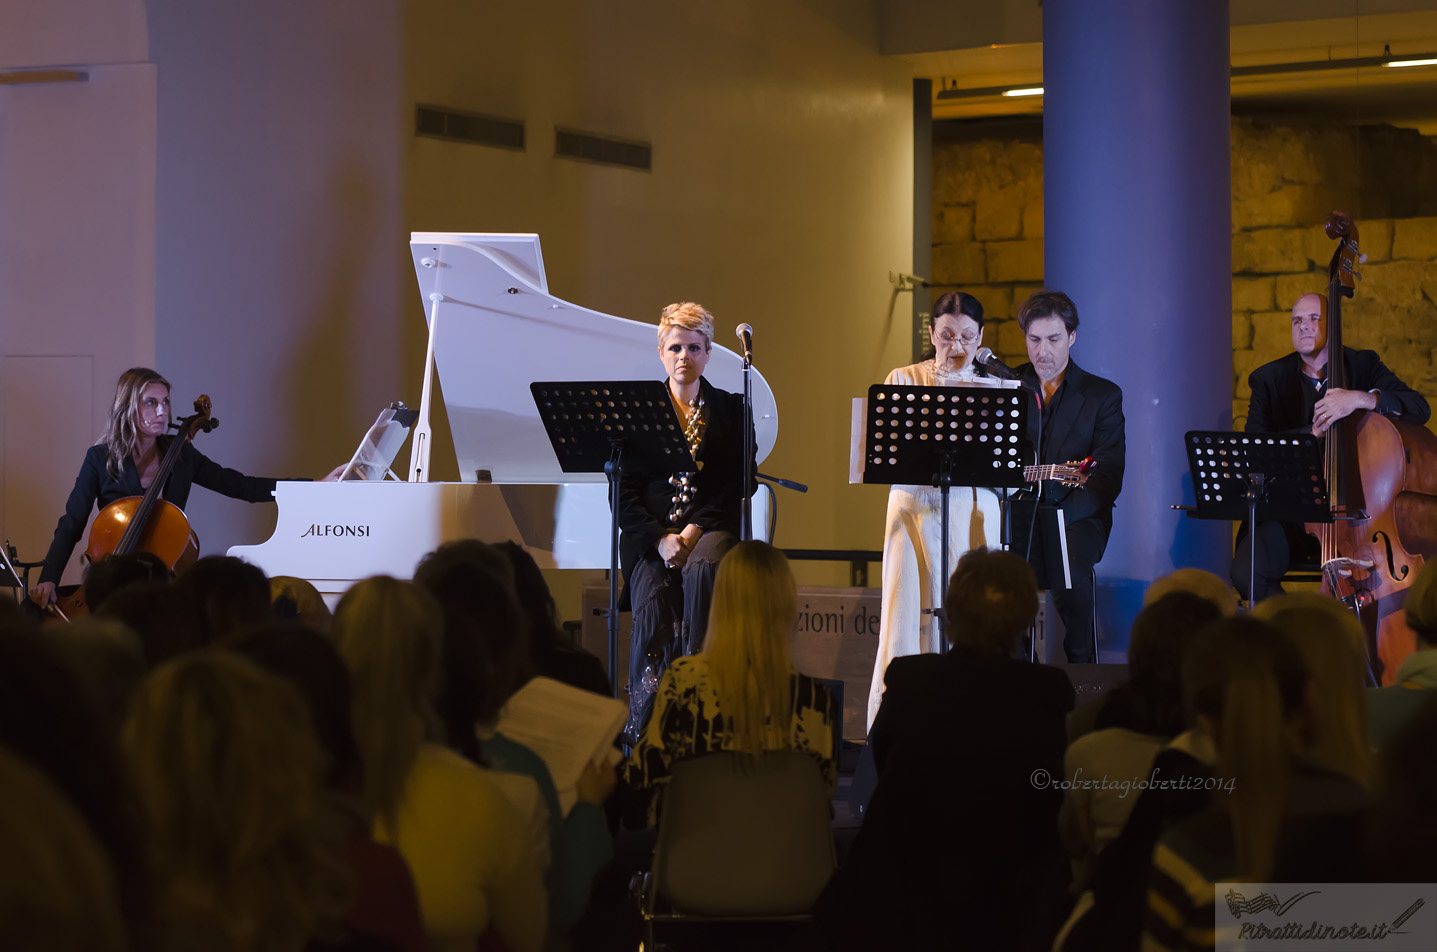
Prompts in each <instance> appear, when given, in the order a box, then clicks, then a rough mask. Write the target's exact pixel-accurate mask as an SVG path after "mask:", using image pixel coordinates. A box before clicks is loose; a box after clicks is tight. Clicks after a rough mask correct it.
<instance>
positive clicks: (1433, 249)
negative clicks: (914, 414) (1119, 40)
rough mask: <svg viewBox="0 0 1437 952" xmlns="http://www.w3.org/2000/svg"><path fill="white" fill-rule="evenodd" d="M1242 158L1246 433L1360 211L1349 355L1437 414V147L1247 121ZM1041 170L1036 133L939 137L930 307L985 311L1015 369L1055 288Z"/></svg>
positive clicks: (1236, 372)
mask: <svg viewBox="0 0 1437 952" xmlns="http://www.w3.org/2000/svg"><path fill="white" fill-rule="evenodd" d="M1232 149H1233V164H1232V182H1233V186H1232V191H1233V211H1232V219H1233V238H1232V271H1233V273H1232V342H1233V393H1232V397H1233V424H1234V426H1235V427H1241V426H1242V424H1243V421H1244V420H1245V418H1246V415H1247V400H1248V388H1247V377H1248V374H1249V373H1251V372H1252V370H1253V369H1254V368H1255V367H1257V366H1258V365H1259V364H1261V363H1264V362H1266V361H1268V360H1272V359H1273V358H1276V357H1279V356H1281V355H1282V354H1284V353H1287V352H1288V351H1290V350H1291V349H1292V336H1291V320H1290V309H1291V307H1292V304H1293V302H1294V301H1295V300H1296V299H1297V298H1298V297H1300V296H1301V295H1302V294H1305V293H1307V292H1308V291H1324V290H1325V288H1326V284H1327V265H1328V262H1329V261H1330V259H1331V257H1332V251H1333V248H1334V244H1335V243H1334V242H1333V241H1331V240H1330V239H1328V238H1327V237H1326V236H1325V235H1324V234H1323V233H1322V228H1321V223H1322V222H1323V221H1324V220H1325V219H1326V217H1327V214H1328V212H1330V211H1331V210H1332V209H1334V208H1340V209H1343V210H1345V211H1350V213H1351V214H1352V216H1353V218H1354V220H1355V221H1356V223H1357V226H1358V232H1359V237H1360V242H1359V243H1360V250H1361V252H1362V253H1363V254H1365V255H1367V262H1366V264H1364V265H1362V266H1361V268H1360V270H1361V272H1362V280H1360V281H1359V282H1358V287H1357V292H1356V295H1355V297H1354V298H1352V299H1349V300H1347V301H1345V302H1344V307H1343V318H1344V320H1343V326H1344V331H1345V339H1346V343H1347V344H1348V345H1349V346H1352V347H1359V348H1371V349H1373V350H1376V351H1377V352H1378V353H1379V354H1381V355H1382V358H1383V360H1384V361H1385V362H1386V363H1387V365H1388V366H1389V367H1391V368H1392V369H1393V371H1395V372H1396V373H1397V374H1398V376H1400V377H1402V378H1403V379H1404V380H1406V381H1407V383H1408V384H1410V385H1411V386H1412V387H1414V388H1416V389H1418V390H1420V391H1421V392H1422V393H1423V394H1425V395H1427V397H1428V399H1429V400H1433V401H1434V403H1437V369H1434V364H1437V141H1434V140H1432V139H1428V138H1425V137H1423V136H1421V135H1420V134H1418V133H1416V132H1414V131H1412V130H1406V129H1396V128H1393V127H1390V126H1368V127H1363V128H1360V129H1353V128H1351V127H1348V126H1341V125H1335V124H1334V125H1322V124H1309V125H1278V124H1273V123H1269V122H1263V121H1259V120H1254V119H1246V118H1241V117H1238V118H1234V119H1233V122H1232ZM1042 168H1043V153H1042V143H1041V127H1040V126H1038V125H1033V126H1014V127H1000V128H998V129H991V130H989V131H988V132H986V133H983V132H972V131H962V130H960V131H958V132H957V133H947V134H942V135H937V134H936V135H935V145H934V154H933V274H932V275H931V277H930V281H932V282H933V284H934V285H935V287H933V288H931V289H930V292H931V296H932V298H934V299H936V298H937V296H938V295H939V294H941V293H943V292H944V291H948V290H952V289H953V288H954V287H957V288H960V289H962V290H965V291H967V292H968V293H970V294H972V295H974V296H975V297H977V298H978V300H980V301H981V302H982V303H983V307H984V312H985V315H986V318H987V327H986V329H985V332H984V343H986V344H987V345H988V346H989V347H992V348H993V350H994V351H995V352H996V353H997V354H998V355H999V356H1000V357H1002V358H1003V359H1004V360H1005V361H1007V362H1009V363H1010V364H1017V363H1022V362H1024V361H1025V360H1027V353H1026V348H1025V346H1024V343H1023V334H1022V331H1021V330H1020V329H1019V328H1018V323H1017V321H1016V319H1015V317H1016V314H1017V309H1018V306H1019V305H1021V304H1022V302H1023V300H1024V299H1025V298H1026V297H1027V296H1028V295H1029V294H1030V293H1032V292H1033V291H1035V290H1037V289H1039V288H1040V287H1042V283H1043V181H1042V174H1043V173H1042ZM1080 306H1081V302H1080ZM918 337H919V342H920V343H921V342H926V340H927V336H926V328H922V329H919V331H918Z"/></svg>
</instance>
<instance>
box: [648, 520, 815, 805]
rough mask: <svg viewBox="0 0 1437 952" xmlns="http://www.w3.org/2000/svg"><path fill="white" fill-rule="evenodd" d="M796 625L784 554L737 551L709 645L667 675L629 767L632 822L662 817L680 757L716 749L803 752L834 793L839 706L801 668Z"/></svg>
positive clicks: (724, 571) (751, 548) (728, 565)
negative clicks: (794, 644)
mask: <svg viewBox="0 0 1437 952" xmlns="http://www.w3.org/2000/svg"><path fill="white" fill-rule="evenodd" d="M797 623H798V588H797V586H796V584H795V583H794V580H793V571H792V570H791V569H790V568H789V565H788V559H786V558H784V555H783V553H782V552H780V551H779V550H778V549H775V548H774V547H773V546H771V545H769V544H768V543H766V542H740V543H739V544H737V545H735V546H734V547H733V548H732V549H730V550H729V552H728V554H726V555H725V556H724V557H723V560H722V561H721V562H720V563H719V568H718V575H717V577H716V578H715V580H714V588H713V602H712V608H711V611H710V614H709V623H708V630H707V633H706V635H705V638H704V645H703V650H702V651H701V652H699V653H698V654H694V655H686V656H684V657H680V658H677V659H675V660H674V662H673V664H672V665H670V666H669V669H668V670H667V671H665V672H664V677H663V680H662V681H661V682H660V683H659V689H658V692H657V693H656V694H655V696H654V697H655V699H654V707H653V714H652V716H651V717H650V718H649V721H648V724H647V725H645V727H644V731H643V734H642V735H641V736H640V738H639V743H638V744H637V745H636V746H635V747H634V749H633V752H632V754H631V755H630V757H629V760H628V762H627V763H626V764H625V768H624V777H625V784H626V787H627V792H628V801H629V803H628V809H627V813H628V815H629V820H630V823H631V824H632V825H635V826H638V825H642V824H643V823H644V822H647V823H649V824H653V823H654V822H656V820H657V818H658V813H659V810H660V809H661V799H662V798H661V792H662V790H663V788H664V786H665V785H666V784H667V783H668V781H669V779H670V775H671V771H672V768H673V764H674V762H675V761H678V760H682V759H684V758H687V757H701V756H703V755H704V754H709V753H714V752H717V751H734V752H737V753H743V754H748V755H750V756H753V757H760V756H762V755H763V753H764V752H765V751H770V750H796V751H802V752H804V753H807V754H810V755H812V756H813V758H814V759H815V760H816V761H817V762H818V765H819V767H820V768H821V769H822V771H823V776H824V778H825V779H826V780H827V782H828V790H829V793H830V795H831V794H832V792H833V789H834V787H835V785H836V783H837V756H838V751H837V750H836V749H835V740H834V724H835V723H836V721H837V718H838V709H837V704H836V702H835V700H834V697H833V694H832V693H831V692H830V691H829V690H828V687H827V686H826V685H825V684H823V683H822V682H821V681H819V680H817V679H816V678H811V677H809V676H808V675H806V674H802V673H800V672H799V671H797V670H796V669H795V668H794V666H793V660H792V657H791V654H790V642H791V641H792V639H793V633H794V628H795V627H796V625H797Z"/></svg>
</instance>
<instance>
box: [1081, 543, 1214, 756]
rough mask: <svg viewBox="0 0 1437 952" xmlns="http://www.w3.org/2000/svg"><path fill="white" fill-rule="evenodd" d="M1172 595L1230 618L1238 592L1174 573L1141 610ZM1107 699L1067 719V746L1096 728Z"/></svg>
mask: <svg viewBox="0 0 1437 952" xmlns="http://www.w3.org/2000/svg"><path fill="white" fill-rule="evenodd" d="M1174 592H1185V593H1187V594H1190V595H1196V596H1198V597H1200V598H1205V599H1207V600H1208V601H1210V602H1212V603H1213V604H1214V605H1216V606H1217V608H1218V610H1219V611H1220V612H1221V613H1222V614H1223V615H1232V614H1233V613H1235V612H1236V611H1237V605H1238V598H1237V590H1236V589H1234V588H1233V587H1232V586H1231V585H1230V584H1228V582H1227V581H1225V580H1224V579H1221V578H1219V577H1218V576H1216V575H1214V574H1213V573H1212V572H1209V571H1207V570H1206V569H1191V568H1185V569H1174V570H1173V571H1171V572H1169V573H1168V574H1167V575H1164V576H1162V577H1161V578H1159V579H1157V580H1156V581H1154V582H1153V583H1152V584H1151V585H1149V586H1148V587H1147V589H1146V590H1144V592H1143V607H1144V608H1147V607H1148V606H1149V605H1152V604H1153V603H1154V602H1156V601H1158V600H1159V599H1161V598H1165V597H1166V596H1168V595H1171V594H1173V593H1174ZM1131 644H1132V643H1131V641H1129V656H1130V657H1129V661H1128V663H1129V664H1130V665H1131V663H1132V659H1131ZM1108 699H1109V695H1108V694H1101V695H1099V696H1098V697H1096V698H1094V699H1093V700H1091V701H1089V702H1087V703H1086V704H1082V705H1079V706H1078V707H1076V708H1074V709H1073V713H1071V714H1069V715H1068V742H1069V743H1072V742H1073V741H1075V740H1077V739H1078V738H1079V737H1082V736H1083V735H1084V734H1086V733H1088V732H1089V731H1092V730H1094V729H1095V728H1096V726H1097V722H1098V712H1099V711H1101V710H1102V709H1103V707H1104V705H1106V704H1107V703H1108Z"/></svg>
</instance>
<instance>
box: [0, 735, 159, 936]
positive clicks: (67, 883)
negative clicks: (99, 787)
mask: <svg viewBox="0 0 1437 952" xmlns="http://www.w3.org/2000/svg"><path fill="white" fill-rule="evenodd" d="M0 790H4V791H5V809H4V810H0V948H3V949H17V950H19V949H23V950H26V952H128V950H130V949H139V948H141V947H140V946H138V945H136V944H135V943H134V942H133V941H132V939H131V936H130V934H129V930H128V929H127V928H126V923H125V919H124V917H123V916H122V914H121V912H120V903H119V900H118V898H117V892H118V891H117V889H116V887H115V871H114V868H113V867H112V866H111V864H110V863H109V861H108V858H107V856H106V855H105V851H104V850H102V849H101V848H100V847H99V845H98V844H97V843H96V841H95V838H94V836H93V835H91V830H90V828H89V827H88V826H87V825H86V824H85V821H84V820H83V819H82V818H81V817H80V815H79V813H78V812H77V811H76V810H75V808H74V807H73V806H72V805H71V804H70V801H69V800H68V799H67V798H66V797H65V795H64V793H63V792H62V791H61V790H60V789H59V788H58V787H56V786H55V784H53V783H51V782H50V780H48V779H47V778H46V777H45V776H44V772H43V771H41V770H38V769H35V768H34V767H32V766H31V765H29V764H27V763H25V762H24V761H23V760H21V759H20V758H19V757H16V756H14V755H13V754H11V753H10V752H9V751H8V750H6V749H5V748H4V747H3V746H0Z"/></svg>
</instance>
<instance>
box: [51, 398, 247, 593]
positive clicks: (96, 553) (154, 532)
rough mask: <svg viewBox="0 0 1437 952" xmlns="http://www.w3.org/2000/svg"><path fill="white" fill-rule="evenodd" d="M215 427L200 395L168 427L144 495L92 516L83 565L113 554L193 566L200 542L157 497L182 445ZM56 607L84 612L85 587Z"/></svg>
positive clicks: (179, 513) (179, 568)
mask: <svg viewBox="0 0 1437 952" xmlns="http://www.w3.org/2000/svg"><path fill="white" fill-rule="evenodd" d="M219 425H220V421H219V420H217V419H215V417H214V416H213V415H212V413H211V404H210V398H209V397H208V396H207V395H204V394H201V395H200V397H199V399H197V400H195V412H194V413H193V414H192V415H190V416H187V417H184V418H183V419H181V420H180V421H179V422H178V423H175V424H172V426H173V427H174V428H175V429H176V430H177V431H178V432H177V433H176V434H175V435H174V436H173V437H172V438H171V439H170V445H169V446H168V447H167V448H166V449H165V455H164V458H163V459H162V460H161V461H160V466H159V470H158V471H157V472H156V473H155V478H154V479H153V480H152V481H151V482H150V487H149V488H148V489H147V490H145V494H144V495H143V496H126V497H124V498H123V499H116V500H115V501H114V502H112V503H110V504H109V505H108V506H106V507H105V508H103V509H101V510H100V512H99V514H98V515H97V516H95V521H94V523H93V524H92V525H91V526H90V537H89V540H88V542H87V544H86V546H85V560H86V561H87V562H89V563H92V564H93V563H95V562H99V561H100V560H102V559H107V558H109V557H111V556H115V555H132V554H134V553H136V552H149V553H151V554H152V555H154V556H156V557H158V558H159V559H160V561H162V562H164V563H165V565H166V566H167V567H168V568H169V569H170V571H172V572H183V571H184V570H185V569H187V568H189V566H190V565H192V564H194V562H195V560H196V559H198V558H199V552H200V545H199V537H198V536H196V535H195V532H194V530H193V529H192V528H190V523H189V520H188V519H187V518H186V517H185V514H184V511H183V510H181V509H180V507H179V506H176V505H175V504H174V503H172V502H169V501H168V500H166V499H162V498H161V497H160V493H161V492H163V491H164V488H165V483H166V482H167V481H168V480H169V477H170V473H171V472H173V471H174V468H175V463H176V462H177V461H178V460H179V458H180V451H181V450H182V449H183V448H184V446H185V444H186V443H188V442H190V441H191V440H193V439H194V438H195V435H196V434H198V433H202V432H203V433H208V432H210V431H211V430H213V429H214V428H215V427H217V426H219ZM58 607H59V614H60V617H62V618H67V617H69V616H73V615H76V614H84V613H85V612H86V611H88V608H87V606H86V605H85V588H84V586H83V585H82V586H81V587H80V588H79V589H78V590H76V592H75V593H74V594H73V595H70V596H68V597H67V598H64V599H61V600H60V602H59V605H58Z"/></svg>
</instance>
